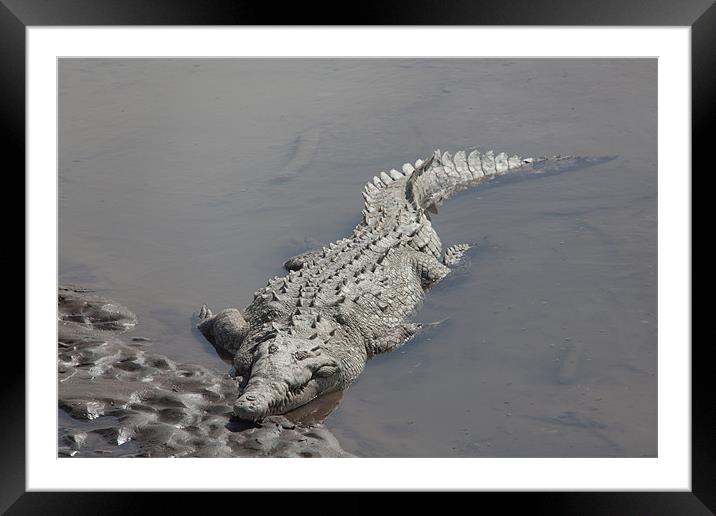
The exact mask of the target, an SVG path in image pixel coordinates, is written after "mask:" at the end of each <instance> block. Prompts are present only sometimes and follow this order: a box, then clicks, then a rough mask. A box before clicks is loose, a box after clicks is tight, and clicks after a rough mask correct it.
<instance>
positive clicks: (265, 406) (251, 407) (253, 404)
mask: <svg viewBox="0 0 716 516" xmlns="http://www.w3.org/2000/svg"><path fill="white" fill-rule="evenodd" d="M325 392H328V390H327V389H322V388H321V386H319V384H318V382H317V381H316V380H309V381H308V382H307V383H306V384H304V385H303V386H301V387H299V388H294V389H291V388H289V387H288V385H287V384H285V383H282V382H263V381H255V382H251V381H250V382H249V384H248V385H247V386H246V390H245V391H244V392H243V393H242V394H241V396H239V398H238V399H237V400H236V403H235V404H234V415H235V416H236V417H238V418H239V419H244V420H249V421H259V420H261V419H263V418H265V417H267V416H271V415H274V414H283V413H285V412H289V411H291V410H293V409H295V408H297V407H300V406H301V405H305V404H306V403H309V402H310V401H312V400H313V399H315V398H317V397H318V396H319V395H321V394H323V393H325Z"/></svg>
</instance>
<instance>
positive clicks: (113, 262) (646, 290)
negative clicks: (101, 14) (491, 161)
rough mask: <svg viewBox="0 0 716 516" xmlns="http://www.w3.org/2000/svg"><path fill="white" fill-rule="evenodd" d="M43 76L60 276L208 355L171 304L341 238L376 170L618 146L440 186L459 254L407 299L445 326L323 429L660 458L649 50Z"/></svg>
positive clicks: (211, 292)
mask: <svg viewBox="0 0 716 516" xmlns="http://www.w3.org/2000/svg"><path fill="white" fill-rule="evenodd" d="M58 87H59V156H58V174H59V176H58V180H59V186H58V194H59V251H58V252H59V256H58V260H59V278H58V279H59V281H60V282H61V283H73V284H77V285H82V286H86V287H90V288H96V289H98V290H99V291H100V293H103V294H105V295H106V296H107V297H110V298H111V299H113V300H116V301H118V302H120V303H122V304H125V305H126V306H128V307H130V308H131V309H132V310H133V311H135V312H136V313H137V315H138V317H139V325H138V326H137V328H136V329H135V330H134V331H133V332H132V334H131V336H140V337H147V338H150V339H152V344H151V346H152V347H153V349H154V350H156V351H157V352H160V353H164V354H166V355H168V356H169V357H171V358H172V359H175V360H179V361H186V362H193V363H199V364H203V365H206V366H208V367H212V368H215V369H216V370H217V371H226V370H228V366H227V364H226V363H225V362H224V361H222V359H220V358H219V357H218V356H217V355H216V352H215V351H214V349H213V348H212V347H211V346H210V345H209V344H208V343H206V342H205V341H203V340H201V339H199V338H198V337H197V335H196V334H195V333H194V332H192V324H191V323H192V313H193V312H194V311H196V310H197V309H198V308H199V307H200V306H201V305H202V303H207V304H208V305H209V306H211V307H212V308H214V309H221V308H224V307H229V306H236V307H239V308H242V307H243V306H245V305H246V304H248V303H249V302H250V300H251V299H252V294H253V292H254V291H255V290H256V289H258V288H259V287H262V286H263V285H265V284H266V281H267V280H268V279H269V278H270V277H272V276H274V275H282V274H283V271H282V269H281V265H282V263H283V262H284V261H285V259H286V258H288V257H289V256H292V255H294V254H298V253H300V252H302V251H305V250H307V249H310V248H312V247H315V246H319V245H323V244H326V243H328V242H331V241H333V240H336V239H339V238H342V237H344V236H347V234H348V233H349V232H350V230H351V229H352V228H353V227H354V226H355V225H356V224H357V223H358V221H359V217H360V212H361V208H362V202H363V199H362V197H361V194H360V191H361V189H362V188H363V185H364V184H365V183H366V181H368V180H369V179H370V178H372V176H373V175H375V174H376V173H377V172H379V171H381V170H387V169H390V168H400V165H401V164H402V163H404V162H406V161H410V162H413V161H415V160H416V159H417V158H425V157H427V156H428V155H429V154H430V153H431V152H432V151H433V149H434V148H436V147H438V148H440V149H442V150H449V151H455V150H459V149H461V148H466V147H473V146H478V147H479V148H481V149H483V150H487V149H490V148H492V149H495V151H505V152H507V153H509V154H512V153H516V154H519V155H521V156H539V155H553V154H558V153H561V154H572V155H582V156H606V155H610V156H611V155H616V156H618V157H617V158H616V159H614V160H612V161H610V162H608V163H605V164H603V165H600V166H596V167H591V168H586V169H584V170H579V171H574V172H571V173H564V174H558V175H552V176H547V177H539V178H534V179H529V180H524V181H518V182H514V183H508V184H505V185H502V186H495V187H490V188H485V189H475V190H469V191H465V192H462V193H461V194H459V195H457V196H456V197H455V198H453V199H450V200H448V201H447V202H446V203H445V205H444V206H442V207H441V208H440V210H439V214H438V215H436V216H434V217H433V224H434V226H435V227H436V229H437V231H438V234H439V235H440V237H441V239H442V241H443V243H444V244H445V245H450V244H453V243H461V242H468V243H473V244H476V246H475V248H474V249H473V250H472V251H471V253H470V255H469V264H468V266H466V267H463V268H462V269H460V270H458V271H457V272H456V273H455V274H454V275H453V276H452V277H450V278H449V279H448V280H446V281H444V282H443V283H441V284H440V285H438V286H437V287H435V288H434V289H432V290H431V291H430V292H429V293H428V295H427V298H426V300H425V304H424V306H423V307H422V309H421V310H420V311H419V312H418V313H417V314H416V315H415V319H416V320H419V321H422V322H425V323H431V322H436V321H442V322H441V323H440V324H438V325H436V326H431V327H430V328H429V329H428V330H427V331H425V332H424V333H423V334H421V335H420V336H418V337H417V338H416V339H414V340H413V341H411V342H410V343H408V344H407V345H406V346H404V347H403V348H402V349H400V350H398V351H396V352H393V353H391V354H386V355H382V356H379V357H376V358H375V359H373V360H371V361H370V362H369V363H368V365H367V367H366V369H365V371H364V372H363V374H362V375H361V376H360V378H359V379H358V381H357V382H356V383H355V384H354V385H353V386H352V387H351V388H349V389H348V390H347V391H346V392H345V393H343V396H342V399H341V400H340V403H339V405H338V406H337V408H336V409H335V410H334V411H333V413H332V414H330V416H329V417H328V418H327V419H326V421H325V425H326V427H327V428H329V429H330V430H331V432H332V433H333V434H334V435H335V436H336V437H337V439H338V440H339V442H340V443H341V445H342V446H343V448H344V449H345V450H346V451H348V452H351V453H354V454H356V455H358V456H365V457H645V456H649V457H653V456H656V455H657V377H656V372H657V155H656V152H657V109H656V108H657V62H656V60H655V59H61V60H60V62H59V83H58Z"/></svg>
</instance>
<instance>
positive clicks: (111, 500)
mask: <svg viewBox="0 0 716 516" xmlns="http://www.w3.org/2000/svg"><path fill="white" fill-rule="evenodd" d="M337 5H338V3H325V4H323V3H322V2H311V3H310V4H304V3H293V4H286V5H285V6H284V5H281V6H280V8H279V7H278V6H276V5H274V4H272V3H268V2H263V3H258V2H248V1H245V0H234V1H229V0H216V1H214V2H192V1H188V0H153V1H150V0H122V1H119V0H53V1H47V0H0V62H1V64H2V68H1V69H0V70H2V71H1V73H0V92H2V117H0V120H1V121H2V124H3V131H2V135H3V136H4V141H5V143H6V153H5V160H6V162H7V158H8V157H9V156H10V157H13V158H15V159H14V160H13V163H14V165H13V167H12V168H5V170H6V177H7V176H8V175H14V176H16V177H24V175H23V174H21V173H19V172H20V170H22V171H24V169H25V29H26V28H27V27H32V26H87V25H109V26H111V25H286V24H291V25H293V24H296V25H347V24H350V25H572V26H592V25H610V26H624V25H636V26H690V27H691V31H692V32H691V45H692V46H691V51H692V56H691V59H692V62H691V70H692V157H693V159H692V163H693V167H692V168H693V169H696V167H698V166H699V165H702V168H703V170H704V171H710V168H708V165H707V164H706V160H707V159H708V157H707V149H709V148H710V147H711V146H712V143H711V141H710V140H709V139H708V136H707V130H706V126H707V123H708V122H710V121H711V120H713V119H714V115H716V110H715V109H714V106H715V104H716V100H715V99H716V96H715V95H714V90H715V88H714V85H715V84H716V79H715V77H716V76H715V74H716V52H715V51H714V50H715V49H716V6H714V5H713V1H711V0H688V1H685V0H682V1H675V0H671V1H669V0H652V1H644V0H602V1H601V2H598V3H596V2H588V1H586V0H553V1H535V0H532V1H522V0H520V1H514V0H513V1H504V2H498V1H495V0H493V1H489V2H488V1H483V0H473V1H467V0H460V1H453V2H450V3H446V2H441V3H439V2H437V1H435V0H413V1H411V2H397V1H392V2H386V1H383V2H373V1H367V0H361V2H358V3H356V4H354V7H355V8H353V9H344V10H342V11H339V10H338V9H337ZM709 150H710V149H709ZM15 171H17V172H18V173H17V174H14V173H13V172H15ZM11 173H13V174H11ZM22 188H23V191H24V183H23V187H22ZM692 252H693V251H692ZM23 258H26V256H25V255H24V247H23ZM23 263H25V262H24V260H23ZM25 270H26V269H25ZM26 275H27V270H26ZM709 346H711V344H710V343H708V342H704V341H702V342H698V341H697V340H694V342H693V346H692V490H691V491H690V492H641V493H634V492H618V493H615V492H591V493H520V494H516V493H502V494H497V493H480V494H476V495H477V496H478V497H481V498H484V499H486V500H487V499H490V500H491V501H496V502H498V503H499V504H500V505H501V509H502V510H503V511H504V510H508V511H509V510H510V509H515V508H518V507H523V506H524V507H526V508H529V511H530V512H531V513H537V514H540V513H549V514H562V513H569V514H574V513H579V514H607V513H611V514H713V513H716V494H715V493H714V484H716V482H715V480H716V470H715V468H714V464H715V460H714V459H715V458H716V457H715V455H716V451H715V450H716V447H715V446H714V443H713V436H716V424H715V423H714V413H715V412H716V411H714V409H713V402H712V401H711V399H710V398H711V396H710V393H711V391H712V389H711V386H710V382H708V380H710V378H711V375H710V369H711V365H710V362H709V361H708V360H707V357H706V354H707V349H708V347H709ZM13 348H14V349H13ZM3 358H4V360H5V361H7V363H10V364H12V367H5V368H4V369H3V373H2V375H3V384H4V388H3V389H2V390H1V391H0V396H1V402H0V417H1V418H2V419H1V421H2V424H0V447H2V454H1V455H0V457H2V461H1V463H2V466H0V478H1V479H2V480H0V511H2V512H7V514H44V513H51V514H58V513H59V514H62V513H65V512H66V513H70V512H72V513H73V514H90V513H91V514H95V513H102V514H119V513H122V514H124V513H126V512H129V511H134V510H138V509H139V508H145V507H146V505H145V502H143V501H142V502H139V501H138V500H137V499H136V496H134V495H133V496H127V495H126V494H124V493H66V492H63V493H34V492H32V493H27V492H25V491H26V489H25V449H26V446H27V444H28V443H27V442H26V439H25V354H24V350H23V349H22V348H21V347H19V346H11V345H10V344H6V350H5V353H4V355H3ZM707 382H708V383H707ZM240 474H242V472H240V471H239V470H238V465H237V475H240ZM145 496H148V497H151V498H156V497H157V496H158V495H145ZM186 496H187V495H182V494H179V493H173V494H168V495H163V496H162V497H161V504H162V510H164V511H171V510H175V509H176V508H179V509H181V508H183V507H185V506H186V505H185V504H186V503H187V500H186ZM296 496H301V497H302V499H301V500H296V498H295V497H296ZM315 496H317V495H315V494H308V493H302V494H299V493H294V494H293V495H292V497H291V500H290V502H289V503H290V506H291V507H294V508H297V507H300V506H301V505H302V504H304V503H306V502H305V501H302V500H306V498H307V497H315ZM412 496H413V501H418V503H420V500H421V499H422V496H420V495H418V496H415V495H412ZM239 497H240V500H239V499H238V498H239ZM352 498H353V500H352V501H351V503H350V504H346V509H347V510H348V511H350V512H351V513H353V512H368V510H373V508H374V507H375V506H376V504H375V502H374V501H373V498H374V495H370V496H366V497H361V498H360V499H358V497H352ZM278 500H280V497H279V498H278V499H277V498H275V497H274V495H272V497H271V499H270V500H268V501H267V499H266V498H265V496H264V497H257V496H255V495H249V494H232V495H230V497H229V496H227V497H221V498H220V499H216V498H214V500H213V501H212V509H210V510H212V512H213V511H216V510H219V509H218V508H214V507H215V505H213V504H215V503H216V502H220V503H222V505H223V503H224V502H226V503H227V504H228V505H231V506H234V507H237V508H238V507H241V509H242V510H246V509H247V504H252V503H253V504H256V505H257V506H258V505H263V506H269V505H272V504H274V503H276V502H277V501H278ZM308 503H311V502H308ZM468 503H474V501H471V502H468ZM326 509H327V507H326ZM306 510H308V509H306ZM310 510H316V511H318V510H321V509H320V507H317V508H313V509H310ZM331 510H337V508H336V507H335V506H334V507H333V509H331Z"/></svg>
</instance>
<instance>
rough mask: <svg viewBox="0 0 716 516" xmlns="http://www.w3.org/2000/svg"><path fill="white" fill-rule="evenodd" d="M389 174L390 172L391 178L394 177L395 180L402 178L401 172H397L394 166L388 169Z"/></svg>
mask: <svg viewBox="0 0 716 516" xmlns="http://www.w3.org/2000/svg"><path fill="white" fill-rule="evenodd" d="M389 174H390V177H392V178H393V179H395V180H396V181H397V180H398V179H403V174H401V173H400V172H398V171H397V170H395V169H394V168H393V169H391V170H390V172H389Z"/></svg>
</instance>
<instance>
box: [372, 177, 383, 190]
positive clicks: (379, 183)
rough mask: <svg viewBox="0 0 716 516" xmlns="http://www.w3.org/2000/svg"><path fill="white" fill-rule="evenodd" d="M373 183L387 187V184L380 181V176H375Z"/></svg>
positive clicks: (380, 186) (377, 186)
mask: <svg viewBox="0 0 716 516" xmlns="http://www.w3.org/2000/svg"><path fill="white" fill-rule="evenodd" d="M373 184H374V185H375V186H376V188H383V187H385V185H384V184H383V183H382V182H381V181H380V179H379V178H378V176H375V177H374V178H373Z"/></svg>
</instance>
